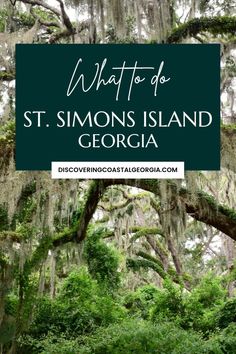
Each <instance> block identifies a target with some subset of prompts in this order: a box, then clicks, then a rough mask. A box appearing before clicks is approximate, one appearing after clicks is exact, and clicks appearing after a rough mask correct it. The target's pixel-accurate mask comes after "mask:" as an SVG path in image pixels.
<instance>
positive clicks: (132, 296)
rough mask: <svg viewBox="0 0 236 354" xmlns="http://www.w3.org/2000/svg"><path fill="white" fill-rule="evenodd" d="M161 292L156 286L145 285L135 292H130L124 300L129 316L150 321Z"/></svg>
mask: <svg viewBox="0 0 236 354" xmlns="http://www.w3.org/2000/svg"><path fill="white" fill-rule="evenodd" d="M159 294H160V290H159V289H157V287H156V286H154V285H145V286H143V287H141V288H138V289H137V290H136V291H134V292H129V293H128V294H127V295H126V296H125V297H124V300H123V304H124V306H125V307H126V308H127V310H128V312H129V315H131V316H133V315H134V316H138V317H140V318H143V319H148V318H149V314H150V310H151V309H152V307H153V306H154V304H155V302H156V299H157V297H158V295H159Z"/></svg>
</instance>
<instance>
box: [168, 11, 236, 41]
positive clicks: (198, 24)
mask: <svg viewBox="0 0 236 354" xmlns="http://www.w3.org/2000/svg"><path fill="white" fill-rule="evenodd" d="M201 32H209V33H211V34H213V35H218V34H227V33H228V34H232V35H234V34H235V32H236V17H235V16H216V17H200V18H194V19H192V20H190V21H188V22H186V23H184V24H182V25H180V26H178V27H177V28H175V29H174V30H173V32H172V33H171V34H170V36H169V37H168V38H167V43H179V42H181V41H182V40H183V39H185V38H187V37H195V36H196V35H198V34H199V33H201Z"/></svg>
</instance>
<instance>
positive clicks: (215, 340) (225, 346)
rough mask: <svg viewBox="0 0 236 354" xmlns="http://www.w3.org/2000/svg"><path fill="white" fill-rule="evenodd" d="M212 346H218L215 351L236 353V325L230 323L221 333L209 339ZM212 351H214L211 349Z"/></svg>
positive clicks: (229, 353)
mask: <svg viewBox="0 0 236 354" xmlns="http://www.w3.org/2000/svg"><path fill="white" fill-rule="evenodd" d="M209 347H210V348H217V350H218V351H215V352H213V353H223V354H235V353H236V325H235V323H232V324H230V325H229V326H228V327H226V328H225V329H224V330H223V331H221V332H220V333H219V334H216V335H215V336H213V337H212V338H211V339H210V340H209ZM210 353H212V351H210Z"/></svg>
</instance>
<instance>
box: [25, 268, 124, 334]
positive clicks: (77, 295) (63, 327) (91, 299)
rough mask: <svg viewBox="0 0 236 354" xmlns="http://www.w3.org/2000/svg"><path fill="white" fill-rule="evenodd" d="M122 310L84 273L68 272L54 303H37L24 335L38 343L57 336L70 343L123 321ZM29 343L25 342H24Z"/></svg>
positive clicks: (47, 301) (49, 301)
mask: <svg viewBox="0 0 236 354" xmlns="http://www.w3.org/2000/svg"><path fill="white" fill-rule="evenodd" d="M124 314H125V309H124V308H123V307H122V306H121V305H119V304H117V303H116V302H115V301H114V299H113V298H112V297H111V296H110V295H107V294H106V293H103V291H102V289H101V288H100V287H99V285H98V284H97V282H96V281H95V280H93V279H92V278H91V276H90V275H89V274H88V272H87V271H86V269H84V268H82V269H81V270H79V271H72V272H71V273H70V275H69V276H68V277H67V278H66V279H65V281H64V283H63V284H62V287H61V289H60V291H59V294H58V296H57V297H56V298H55V299H50V298H48V297H43V298H41V299H39V300H38V303H37V304H36V306H35V310H34V317H33V318H34V319H33V322H32V324H31V327H30V330H29V331H28V335H29V336H31V337H32V338H34V339H39V340H40V339H41V338H43V337H45V336H47V335H48V334H49V333H55V334H56V333H57V334H60V335H62V334H63V333H64V334H65V336H66V335H67V334H69V338H71V339H73V338H75V337H77V336H78V335H81V334H87V333H91V332H92V331H94V330H95V329H96V328H97V327H98V326H107V325H108V324H110V323H114V322H117V321H120V320H121V319H123V317H124ZM28 339H29V338H28Z"/></svg>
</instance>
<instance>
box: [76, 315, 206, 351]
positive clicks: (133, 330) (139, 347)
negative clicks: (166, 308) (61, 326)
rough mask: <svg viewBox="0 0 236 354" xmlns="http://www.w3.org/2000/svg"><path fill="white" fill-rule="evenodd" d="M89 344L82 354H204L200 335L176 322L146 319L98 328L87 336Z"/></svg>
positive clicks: (85, 346) (86, 341) (83, 348)
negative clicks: (157, 321) (154, 322)
mask: <svg viewBox="0 0 236 354" xmlns="http://www.w3.org/2000/svg"><path fill="white" fill-rule="evenodd" d="M84 342H85V343H86V345H84V347H82V348H81V350H80V354H133V353H135V354H149V353H150V354H153V353H161V354H170V353H172V354H198V353H199V354H202V353H207V352H208V353H210V352H209V351H206V350H205V348H204V346H205V345H204V342H203V341H202V340H201V338H200V336H198V335H197V334H194V333H192V332H187V331H184V330H182V329H180V328H178V327H176V326H174V325H173V324H170V323H163V324H158V325H153V324H152V323H150V322H147V321H137V320H128V321H124V322H123V323H121V324H119V325H111V326H109V327H108V328H106V329H99V330H98V331H97V332H96V333H95V335H94V336H91V337H87V338H84Z"/></svg>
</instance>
